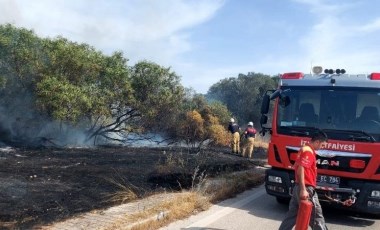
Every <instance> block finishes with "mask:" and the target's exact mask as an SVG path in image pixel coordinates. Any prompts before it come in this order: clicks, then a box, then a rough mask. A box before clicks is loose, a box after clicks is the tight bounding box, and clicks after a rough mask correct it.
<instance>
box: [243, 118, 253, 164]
mask: <svg viewBox="0 0 380 230" xmlns="http://www.w3.org/2000/svg"><path fill="white" fill-rule="evenodd" d="M255 136H256V129H255V128H253V122H249V123H248V127H247V128H246V129H245V131H244V137H245V142H244V145H243V152H242V155H243V157H246V156H248V158H252V154H253V149H254V145H255Z"/></svg>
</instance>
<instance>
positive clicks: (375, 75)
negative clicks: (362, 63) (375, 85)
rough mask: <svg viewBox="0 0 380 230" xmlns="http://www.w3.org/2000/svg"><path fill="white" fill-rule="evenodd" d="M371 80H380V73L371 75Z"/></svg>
mask: <svg viewBox="0 0 380 230" xmlns="http://www.w3.org/2000/svg"><path fill="white" fill-rule="evenodd" d="M370 78H371V80H380V73H371V75H370Z"/></svg>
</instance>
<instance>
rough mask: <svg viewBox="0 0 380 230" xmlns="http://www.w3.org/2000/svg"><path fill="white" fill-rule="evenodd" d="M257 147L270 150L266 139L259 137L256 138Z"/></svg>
mask: <svg viewBox="0 0 380 230" xmlns="http://www.w3.org/2000/svg"><path fill="white" fill-rule="evenodd" d="M255 147H261V148H264V149H268V140H267V138H265V137H262V136H260V135H257V137H256V138H255Z"/></svg>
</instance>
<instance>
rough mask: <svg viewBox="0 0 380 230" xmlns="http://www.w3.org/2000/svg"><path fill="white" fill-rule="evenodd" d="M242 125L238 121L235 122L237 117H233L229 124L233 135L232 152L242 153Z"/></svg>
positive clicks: (229, 129)
mask: <svg viewBox="0 0 380 230" xmlns="http://www.w3.org/2000/svg"><path fill="white" fill-rule="evenodd" d="M239 130H240V127H239V125H238V124H237V123H235V119H233V118H231V122H230V124H229V125H228V131H230V133H231V135H232V137H231V151H232V153H235V154H239V153H240V133H239Z"/></svg>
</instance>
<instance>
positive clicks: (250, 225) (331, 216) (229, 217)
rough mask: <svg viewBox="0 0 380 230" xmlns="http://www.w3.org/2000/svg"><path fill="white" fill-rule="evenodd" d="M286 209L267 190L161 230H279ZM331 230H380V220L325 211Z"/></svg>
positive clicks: (255, 189)
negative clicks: (363, 229)
mask: <svg viewBox="0 0 380 230" xmlns="http://www.w3.org/2000/svg"><path fill="white" fill-rule="evenodd" d="M287 210H288V206H287V205H283V204H278V203H277V201H276V199H275V198H274V197H272V196H269V195H267V194H266V193H265V189H264V186H260V187H258V188H254V189H251V190H248V191H246V192H244V193H242V194H240V195H238V196H237V197H235V198H233V199H229V200H225V201H223V202H221V203H219V204H217V205H213V206H212V207H211V208H210V209H209V210H207V211H205V212H201V213H199V214H198V215H194V216H191V217H190V218H188V219H185V220H180V221H177V222H175V223H172V224H170V225H169V226H167V227H164V228H161V230H180V229H189V230H200V229H206V230H248V229H249V230H252V229H257V230H271V229H278V227H279V226H280V223H281V221H282V219H283V218H284V216H285V213H286V212H287ZM323 212H324V216H325V218H326V222H327V226H328V228H329V230H350V229H362V228H365V229H366V230H375V229H376V230H378V229H380V219H376V218H373V217H369V216H365V215H358V214H353V213H346V212H343V211H341V210H336V209H331V208H330V209H327V208H324V209H323Z"/></svg>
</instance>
